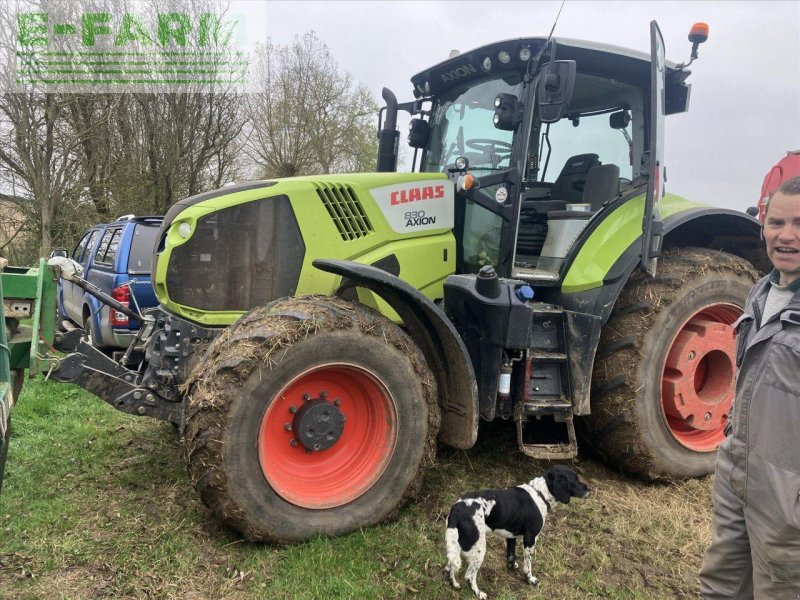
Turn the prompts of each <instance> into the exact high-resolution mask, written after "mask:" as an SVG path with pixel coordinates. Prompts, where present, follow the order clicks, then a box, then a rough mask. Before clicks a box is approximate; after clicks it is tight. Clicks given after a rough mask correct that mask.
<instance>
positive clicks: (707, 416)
mask: <svg viewBox="0 0 800 600" xmlns="http://www.w3.org/2000/svg"><path fill="white" fill-rule="evenodd" d="M704 418H705V420H706V421H710V420H711V413H706V416H705V417H704Z"/></svg>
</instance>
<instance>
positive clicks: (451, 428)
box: [312, 259, 478, 449]
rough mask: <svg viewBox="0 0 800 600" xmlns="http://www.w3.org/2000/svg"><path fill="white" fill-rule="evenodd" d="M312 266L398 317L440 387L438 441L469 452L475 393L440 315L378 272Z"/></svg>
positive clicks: (474, 434)
mask: <svg viewBox="0 0 800 600" xmlns="http://www.w3.org/2000/svg"><path fill="white" fill-rule="evenodd" d="M312 264H313V265H314V266H315V267H316V268H317V269H320V270H322V271H327V272H329V273H334V274H336V275H341V276H342V277H346V278H348V279H349V280H350V281H351V282H352V283H354V284H355V285H356V286H358V287H363V288H367V289H369V290H371V291H372V292H374V293H375V294H377V295H378V296H380V297H381V299H383V300H384V301H385V302H386V303H387V304H389V306H391V307H392V309H393V310H394V311H395V312H396V313H397V314H398V315H400V318H401V319H403V324H404V325H405V328H406V330H407V331H408V333H409V335H410V336H411V338H412V339H413V340H414V342H415V343H416V344H417V346H419V348H420V350H422V353H423V354H424V355H425V360H427V361H428V365H430V367H431V370H432V371H433V373H434V376H435V377H436V383H437V384H438V386H439V397H440V405H441V409H442V427H441V429H440V431H439V440H440V441H441V442H443V443H445V444H447V445H448V446H452V447H454V448H461V449H467V448H471V447H472V446H473V445H474V444H475V441H476V440H477V438H478V387H477V383H476V380H475V374H474V372H473V370H472V363H471V362H470V359H469V355H468V354H467V349H466V347H465V346H464V342H463V341H462V340H461V337H460V336H459V335H458V333H457V332H456V330H455V327H453V324H452V323H451V322H450V320H449V319H448V318H447V316H446V315H445V314H444V312H443V311H442V310H441V309H439V308H438V307H437V306H436V305H435V304H434V303H433V302H431V301H430V300H429V299H428V298H426V297H425V296H424V295H422V294H421V293H420V292H419V291H418V290H417V289H415V288H414V287H413V286H411V285H409V284H408V283H406V282H405V281H403V280H402V279H400V278H399V277H395V276H394V275H392V274H390V273H387V272H386V271H383V270H381V269H378V268H376V267H372V266H369V265H363V264H360V263H355V262H350V261H345V260H324V259H317V260H315V261H313V263H312Z"/></svg>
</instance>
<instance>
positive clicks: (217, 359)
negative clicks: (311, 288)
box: [184, 297, 440, 541]
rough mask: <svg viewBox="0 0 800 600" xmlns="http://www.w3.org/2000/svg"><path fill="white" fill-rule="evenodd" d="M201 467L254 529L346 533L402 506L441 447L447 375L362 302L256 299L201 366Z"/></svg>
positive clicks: (215, 495)
mask: <svg viewBox="0 0 800 600" xmlns="http://www.w3.org/2000/svg"><path fill="white" fill-rule="evenodd" d="M188 386H189V387H188V396H187V402H186V413H185V420H184V440H185V455H186V460H187V465H188V470H189V475H190V479H191V481H192V483H193V485H194V486H195V488H196V489H197V491H198V492H199V494H200V496H201V498H202V500H203V502H204V503H205V504H206V506H208V507H209V508H210V509H211V510H212V511H213V512H214V514H215V515H216V516H217V517H218V518H219V519H221V520H222V521H223V522H224V523H226V524H227V525H229V526H231V527H233V528H234V529H236V530H238V531H240V532H241V533H242V534H243V535H244V536H245V537H246V538H247V539H248V540H252V541H298V540H303V539H307V538H309V537H312V536H315V535H338V534H342V533H347V532H349V531H353V530H356V529H358V528H360V527H365V526H369V525H372V524H375V523H377V522H380V521H383V520H386V519H389V518H391V517H392V516H393V515H394V514H395V513H396V512H397V511H398V510H399V509H400V507H401V506H402V505H403V504H404V502H405V501H406V500H408V499H409V498H411V497H412V496H414V495H415V494H416V492H417V491H418V490H419V487H420V486H421V483H422V477H423V475H424V472H425V470H426V468H427V467H428V466H429V465H430V464H431V463H432V461H433V459H434V456H435V448H436V442H435V441H436V434H437V432H438V428H439V418H440V417H439V410H438V404H437V393H436V385H435V381H434V377H433V374H432V373H431V372H430V369H429V368H428V367H427V365H426V363H425V360H424V358H423V356H422V354H421V353H420V351H419V350H418V349H417V347H416V346H415V345H414V343H413V342H412V341H411V339H410V338H409V337H408V336H407V335H406V334H405V333H404V332H403V331H402V330H401V329H400V328H399V327H397V326H396V325H395V324H393V323H392V322H391V321H389V320H388V319H386V318H385V317H383V316H381V315H380V314H378V313H375V312H373V311H371V310H369V309H367V308H365V307H363V306H361V305H356V304H353V303H350V302H347V301H344V300H341V299H335V298H327V297H306V298H297V299H295V298H287V299H283V300H279V301H276V302H273V303H272V304H270V305H268V306H266V307H261V308H256V309H254V310H252V311H250V312H249V313H248V314H246V315H245V316H243V317H242V318H241V319H240V320H239V321H237V322H236V323H235V324H234V325H232V326H231V327H230V328H229V329H228V330H226V332H225V333H223V335H222V336H220V337H219V338H218V339H217V340H216V341H215V342H214V344H212V346H211V347H210V348H209V350H208V352H207V354H206V356H205V358H204V359H203V360H202V361H201V362H200V364H199V365H198V367H197V369H196V370H195V372H194V373H193V375H192V377H191V378H190V381H189V384H188Z"/></svg>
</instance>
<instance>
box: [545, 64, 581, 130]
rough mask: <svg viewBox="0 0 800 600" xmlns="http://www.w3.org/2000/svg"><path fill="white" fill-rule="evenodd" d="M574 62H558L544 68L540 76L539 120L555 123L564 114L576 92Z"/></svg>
mask: <svg viewBox="0 0 800 600" xmlns="http://www.w3.org/2000/svg"><path fill="white" fill-rule="evenodd" d="M575 72H576V65H575V61H574V60H556V61H553V62H549V63H547V64H546V65H545V66H544V67H542V72H541V74H540V75H539V90H538V94H537V95H538V98H539V119H540V120H541V121H542V123H555V122H556V121H558V120H559V119H560V118H561V117H562V115H563V114H564V110H565V109H566V107H567V106H568V105H569V103H570V101H571V100H572V92H573V91H575Z"/></svg>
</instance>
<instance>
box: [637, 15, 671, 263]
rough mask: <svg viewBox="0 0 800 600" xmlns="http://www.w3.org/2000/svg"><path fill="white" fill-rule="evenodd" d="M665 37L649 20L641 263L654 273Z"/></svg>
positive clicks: (658, 222) (658, 234)
mask: <svg viewBox="0 0 800 600" xmlns="http://www.w3.org/2000/svg"><path fill="white" fill-rule="evenodd" d="M664 55H665V53H664V37H663V36H662V35H661V30H660V29H659V28H658V23H656V22H655V21H650V149H649V153H648V176H649V183H648V188H647V199H646V200H645V207H644V217H643V219H642V259H641V263H640V266H641V268H642V269H643V270H645V271H646V272H647V273H650V275H655V272H656V264H657V262H658V256H659V254H661V242H662V230H663V223H662V221H661V213H660V201H661V196H662V193H663V189H664V101H665V91H664V90H665V86H666V73H667V69H666V59H665V58H664Z"/></svg>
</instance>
